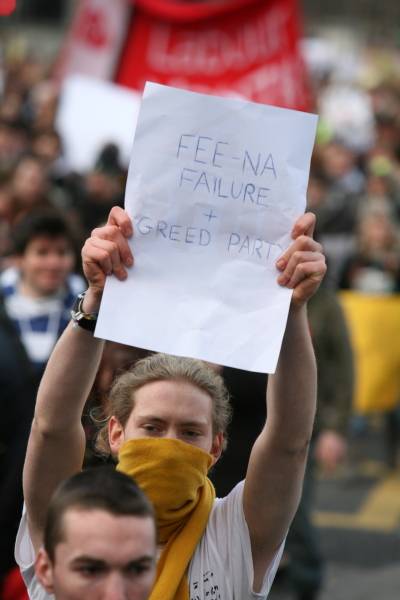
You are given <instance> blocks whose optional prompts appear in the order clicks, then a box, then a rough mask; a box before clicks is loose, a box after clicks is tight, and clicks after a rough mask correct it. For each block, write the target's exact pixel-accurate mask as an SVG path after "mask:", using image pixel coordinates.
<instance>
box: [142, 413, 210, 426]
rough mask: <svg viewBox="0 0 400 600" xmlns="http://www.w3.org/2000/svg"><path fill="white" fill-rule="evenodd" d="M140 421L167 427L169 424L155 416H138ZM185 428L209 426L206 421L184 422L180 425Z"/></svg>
mask: <svg viewBox="0 0 400 600" xmlns="http://www.w3.org/2000/svg"><path fill="white" fill-rule="evenodd" d="M138 420H140V421H152V422H153V423H159V424H160V425H165V423H166V422H167V421H166V419H161V418H160V417H156V416H155V415H138ZM180 425H182V426H183V427H204V426H205V425H207V422H206V421H182V423H180Z"/></svg>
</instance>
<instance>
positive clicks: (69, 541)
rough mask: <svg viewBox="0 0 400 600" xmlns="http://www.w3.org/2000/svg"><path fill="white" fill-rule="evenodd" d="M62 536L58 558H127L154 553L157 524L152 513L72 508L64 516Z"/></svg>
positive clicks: (116, 559) (109, 559) (124, 559)
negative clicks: (125, 512) (136, 514)
mask: <svg viewBox="0 0 400 600" xmlns="http://www.w3.org/2000/svg"><path fill="white" fill-rule="evenodd" d="M62 533H63V536H62V540H61V541H60V542H59V543H58V544H57V546H56V549H55V554H56V559H60V560H73V559H74V558H77V557H78V556H80V555H84V556H89V557H93V558H96V559H100V560H104V561H108V562H111V561H116V562H118V561H122V562H124V561H125V562H127V561H130V560H135V559H137V558H139V557H141V556H144V555H150V556H151V555H153V553H154V546H155V525H154V521H153V519H152V518H151V517H150V516H144V517H142V516H133V515H132V516H131V515H118V516H117V515H112V514H111V513H109V512H107V511H105V510H102V509H93V510H86V509H80V508H70V509H68V510H67V511H66V513H65V514H64V516H63V520H62Z"/></svg>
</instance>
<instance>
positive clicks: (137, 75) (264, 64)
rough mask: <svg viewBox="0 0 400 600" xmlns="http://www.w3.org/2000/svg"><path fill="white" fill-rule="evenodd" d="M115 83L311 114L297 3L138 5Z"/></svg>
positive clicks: (152, 0)
mask: <svg viewBox="0 0 400 600" xmlns="http://www.w3.org/2000/svg"><path fill="white" fill-rule="evenodd" d="M134 6H135V8H134V14H133V18H132V21H131V25H130V30H129V32H128V37H127V41H126V44H125V48H124V51H123V53H122V56H121V60H120V64H119V68H118V70H117V76H116V81H117V83H120V84H122V85H126V86H128V87H131V88H134V89H137V90H141V89H142V88H143V86H144V83H145V81H147V80H149V81H155V82H158V83H163V84H166V85H171V86H176V87H181V88H186V89H192V90H195V91H199V92H205V93H212V94H218V95H229V96H233V95H237V96H240V97H244V98H248V99H250V100H253V101H256V102H262V103H268V104H274V105H278V106H285V107H289V108H296V109H300V110H309V108H310V94H309V87H308V81H307V74H306V71H305V67H304V64H303V60H302V57H301V54H300V49H299V39H300V35H301V32H300V25H299V16H298V7H297V0H230V2H215V1H214V0H208V1H206V2H202V3H199V2H195V3H186V2H182V1H179V0H136V1H135V2H134Z"/></svg>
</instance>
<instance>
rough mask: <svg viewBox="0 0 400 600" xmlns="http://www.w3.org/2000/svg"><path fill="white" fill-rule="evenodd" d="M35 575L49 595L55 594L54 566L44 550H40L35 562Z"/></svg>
mask: <svg viewBox="0 0 400 600" xmlns="http://www.w3.org/2000/svg"><path fill="white" fill-rule="evenodd" d="M35 575H36V577H37V578H38V580H39V581H40V583H41V584H42V586H43V587H44V589H45V590H46V592H49V594H54V585H53V565H52V562H51V560H50V557H49V555H48V554H47V552H46V550H44V548H40V550H39V552H38V555H37V557H36V560H35Z"/></svg>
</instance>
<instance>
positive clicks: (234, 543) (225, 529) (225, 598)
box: [15, 481, 284, 600]
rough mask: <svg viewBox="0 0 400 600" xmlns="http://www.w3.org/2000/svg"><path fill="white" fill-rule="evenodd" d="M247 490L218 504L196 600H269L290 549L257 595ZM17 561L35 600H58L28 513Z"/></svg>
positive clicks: (199, 568)
mask: <svg viewBox="0 0 400 600" xmlns="http://www.w3.org/2000/svg"><path fill="white" fill-rule="evenodd" d="M243 485H244V482H243V481H242V482H240V483H238V485H237V486H236V487H235V488H234V489H233V490H232V491H231V492H230V493H229V494H228V496H226V497H225V498H217V499H216V500H215V503H214V506H213V507H212V509H211V513H210V517H209V520H208V524H207V527H206V530H205V532H204V534H203V537H202V538H201V540H200V542H199V544H198V546H197V548H196V551H195V553H194V555H193V558H192V561H191V563H190V567H189V582H190V600H255V599H259V600H264V599H265V598H267V596H268V593H269V591H270V589H271V585H272V582H273V580H274V577H275V573H276V570H277V568H278V565H279V562H280V559H281V556H282V552H283V547H284V543H282V545H281V547H280V548H279V550H278V551H277V553H276V554H275V556H274V558H273V560H272V562H271V564H270V565H269V567H268V569H267V571H266V573H265V576H264V581H263V585H262V588H261V591H260V592H258V593H255V592H253V591H252V582H253V561H252V557H251V546H250V536H249V530H248V527H247V524H246V521H245V518H244V513H243ZM15 558H16V561H17V563H18V565H19V567H20V569H21V573H22V577H23V579H24V581H25V584H26V586H27V588H28V592H29V597H30V599H31V600H53V598H54V597H53V596H52V595H50V594H48V593H47V592H46V591H45V590H44V589H43V587H42V586H41V585H40V583H39V582H38V580H37V579H36V577H35V573H34V568H33V563H34V560H35V553H34V549H33V545H32V542H31V539H30V536H29V531H28V524H27V519H26V513H24V514H23V515H22V519H21V523H20V526H19V531H18V535H17V541H16V545H15Z"/></svg>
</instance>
